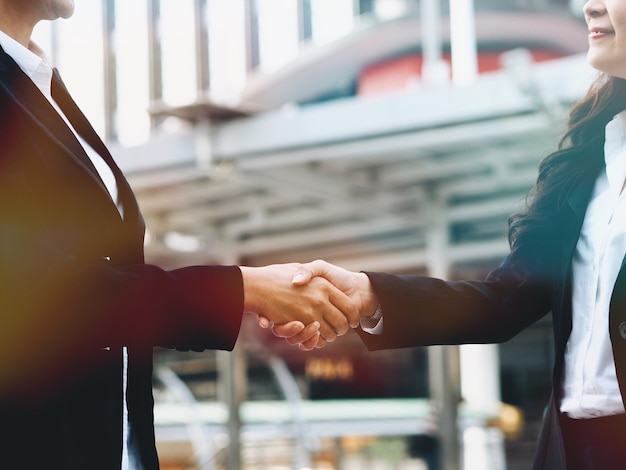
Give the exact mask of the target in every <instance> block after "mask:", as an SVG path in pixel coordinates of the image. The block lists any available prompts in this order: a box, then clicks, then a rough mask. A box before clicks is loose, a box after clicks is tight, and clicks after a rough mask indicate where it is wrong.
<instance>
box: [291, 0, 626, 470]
mask: <svg viewBox="0 0 626 470" xmlns="http://www.w3.org/2000/svg"><path fill="white" fill-rule="evenodd" d="M584 13H585V18H586V21H587V23H588V26H589V53H588V61H589V63H590V64H591V65H592V66H593V67H594V68H596V69H597V70H599V71H600V72H601V74H600V76H599V78H598V80H597V81H596V82H595V83H594V84H593V86H592V87H591V88H590V90H589V92H588V94H587V96H585V97H584V98H583V99H582V100H581V101H580V102H579V103H577V104H576V105H575V106H574V107H573V109H572V112H571V115H570V119H569V123H568V126H567V129H566V131H565V133H564V136H563V138H562V140H561V142H560V146H559V150H558V151H556V152H554V153H553V154H551V155H549V156H548V157H547V158H545V160H543V162H542V163H541V165H540V168H539V176H538V179H537V183H536V185H535V187H534V189H533V191H532V193H531V195H530V196H531V197H530V198H529V204H528V206H527V208H526V209H525V210H523V211H522V212H520V213H518V214H515V215H514V216H512V217H511V219H510V225H509V238H510V246H511V251H510V254H509V256H508V257H507V258H506V259H505V261H504V262H503V264H502V265H501V266H500V267H498V268H497V269H495V270H493V271H492V272H491V273H490V274H489V275H488V277H487V278H486V279H485V280H484V281H459V282H445V281H443V280H439V279H433V278H427V277H416V276H396V275H391V274H386V273H351V272H348V271H345V270H342V269H340V268H337V267H335V266H332V265H329V264H328V263H325V262H323V261H316V262H313V263H312V264H310V265H308V266H307V267H306V268H302V269H301V270H300V271H299V273H298V276H297V278H296V282H299V283H302V282H306V281H307V280H308V279H309V278H310V277H311V276H312V275H320V276H324V277H326V278H327V279H329V280H331V282H333V283H334V284H335V285H336V286H338V287H340V288H341V289H342V290H344V291H345V292H346V293H348V294H349V295H351V297H352V298H353V299H354V301H355V303H356V304H357V305H358V306H359V309H360V311H361V315H362V317H363V318H364V320H363V322H362V323H366V324H367V325H368V326H369V327H374V328H373V329H372V328H366V331H360V334H361V337H362V338H363V340H364V341H365V343H366V344H367V346H368V347H369V348H370V349H382V348H398V347H411V346H423V345H431V344H460V343H490V342H502V341H506V340H508V339H509V338H511V337H512V336H514V335H515V334H517V333H518V332H519V331H521V330H522V329H524V328H526V327H527V326H529V325H530V324H532V323H533V322H535V321H537V320H538V319H539V318H541V317H543V316H544V315H546V314H548V313H549V312H552V315H553V324H554V340H555V349H556V354H555V357H556V362H555V366H554V376H553V380H554V382H553V396H552V399H551V401H550V403H549V406H548V410H547V414H546V416H545V420H544V426H543V430H542V433H541V436H540V440H539V448H538V451H537V454H536V458H535V464H534V468H535V469H544V470H559V469H570V470H571V469H585V470H592V469H593V470H599V469H602V470H607V469H622V468H625V465H626V463H625V462H626V414H625V408H624V403H625V402H626V266H625V265H624V261H625V259H626V258H625V254H626V191H624V186H625V181H626V111H625V109H626V2H624V1H623V0H589V1H588V2H587V3H586V5H585V7H584Z"/></svg>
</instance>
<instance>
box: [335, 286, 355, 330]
mask: <svg viewBox="0 0 626 470" xmlns="http://www.w3.org/2000/svg"><path fill="white" fill-rule="evenodd" d="M328 299H329V300H330V302H331V304H332V305H333V306H334V307H335V309H336V310H337V311H338V312H339V313H340V314H341V315H342V316H343V317H344V318H345V321H346V322H347V323H348V325H349V327H350V328H357V327H358V326H359V323H360V321H361V316H360V315H361V313H360V311H359V306H358V305H356V303H355V302H354V300H353V299H352V297H350V296H348V295H346V294H345V293H344V292H342V291H341V290H339V289H337V288H335V287H334V286H333V288H332V289H330V293H329V296H328ZM333 313H334V314H336V313H335V312H333ZM340 321H341V320H340ZM333 324H334V323H333ZM341 324H343V322H342V323H341ZM344 334H345V332H344Z"/></svg>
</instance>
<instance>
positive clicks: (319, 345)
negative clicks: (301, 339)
mask: <svg viewBox="0 0 626 470" xmlns="http://www.w3.org/2000/svg"><path fill="white" fill-rule="evenodd" d="M326 343H327V342H326V340H325V339H324V338H322V337H321V336H320V337H319V339H318V340H317V344H316V345H315V348H316V349H322V348H323V347H325V346H326Z"/></svg>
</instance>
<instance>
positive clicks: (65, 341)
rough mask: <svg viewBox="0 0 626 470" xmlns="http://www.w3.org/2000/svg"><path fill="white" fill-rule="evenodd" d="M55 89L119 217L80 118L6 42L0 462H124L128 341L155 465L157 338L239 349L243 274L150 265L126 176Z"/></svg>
mask: <svg viewBox="0 0 626 470" xmlns="http://www.w3.org/2000/svg"><path fill="white" fill-rule="evenodd" d="M53 96H55V99H56V100H57V101H58V102H60V105H61V107H62V109H64V112H65V113H66V114H67V115H68V116H69V117H70V120H71V121H72V123H73V126H74V127H75V128H76V129H77V131H78V132H79V133H80V134H81V136H82V137H83V138H84V139H85V140H87V141H88V142H89V143H90V145H91V146H92V147H93V148H94V149H96V150H97V151H98V152H99V153H100V154H101V155H102V156H103V157H104V158H105V160H106V161H107V162H108V164H109V165H110V166H111V168H112V170H113V172H114V174H115V177H116V179H117V185H118V187H119V191H120V196H121V201H122V205H123V211H124V218H123V219H122V218H121V217H120V214H119V212H118V210H117V208H116V207H115V205H114V203H113V201H112V200H111V198H110V196H109V194H108V192H107V191H106V189H105V187H104V185H103V183H102V181H101V180H100V178H99V176H98V175H97V173H96V172H95V171H94V170H93V168H92V166H91V163H90V161H89V159H88V157H87V155H86V154H85V152H84V150H83V149H82V147H81V146H80V144H79V143H78V141H77V139H76V138H75V136H74V135H73V133H72V131H71V130H70V129H69V128H68V127H67V126H66V124H65V123H64V121H63V120H62V119H61V118H60V117H59V115H58V114H57V112H56V111H55V110H54V109H53V107H52V106H51V105H50V103H49V102H48V101H47V99H46V98H45V97H44V96H43V95H42V94H41V93H40V92H39V90H38V89H37V88H36V87H35V85H34V84H33V83H32V81H31V80H30V79H29V78H28V77H27V76H26V75H25V74H23V73H22V71H21V70H20V69H19V67H18V66H17V65H16V63H15V62H14V61H13V60H12V59H11V58H10V57H9V56H8V55H7V54H6V53H5V52H4V51H2V50H1V49H0V345H2V346H1V348H2V349H1V353H2V354H0V429H1V434H0V461H2V465H3V467H4V468H16V469H17V468H19V469H33V470H34V469H36V470H40V469H43V468H59V469H63V470H73V469H76V470H84V469H92V470H93V469H103V470H104V469H106V470H111V469H114V468H119V467H120V461H121V449H122V392H121V390H122V347H123V346H127V347H128V349H129V375H128V393H127V398H128V406H129V415H130V419H131V421H132V426H133V429H134V430H135V431H136V432H137V436H138V440H139V445H140V451H141V455H142V458H143V463H144V465H145V468H146V469H147V470H150V469H156V468H158V459H157V456H156V451H155V444H154V429H153V414H152V405H153V400H152V392H151V390H152V383H151V368H152V365H151V364H152V348H153V347H154V346H166V347H175V348H180V349H187V350H188V349H193V350H202V349H205V348H211V349H232V347H233V346H234V343H235V341H236V338H237V335H238V332H239V327H240V322H241V318H242V311H243V288H242V279H241V273H240V271H239V269H238V268H237V267H235V266H232V267H200V266H198V267H189V268H183V269H178V270H174V271H169V272H166V271H164V270H162V269H160V268H158V267H156V266H152V265H148V264H145V263H144V257H143V237H144V224H143V220H142V218H141V215H140V213H139V210H138V207H137V203H136V201H135V198H134V197H133V194H132V191H131V189H130V187H129V185H128V183H127V182H126V180H125V179H124V177H123V176H122V174H121V172H120V170H119V169H118V168H117V166H116V165H115V163H114V162H113V159H112V158H111V156H110V155H109V153H108V151H107V150H106V147H105V145H104V144H103V143H102V142H101V141H100V139H99V138H98V136H97V135H96V133H95V132H94V131H93V129H92V128H91V126H90V125H89V123H88V122H87V120H86V119H85V117H84V116H83V115H82V114H81V113H80V111H79V110H78V108H77V107H76V105H75V104H74V103H73V101H72V100H71V98H70V97H69V94H67V91H66V90H65V87H64V86H63V84H62V83H61V82H60V79H59V78H58V76H57V75H56V74H55V78H54V81H53Z"/></svg>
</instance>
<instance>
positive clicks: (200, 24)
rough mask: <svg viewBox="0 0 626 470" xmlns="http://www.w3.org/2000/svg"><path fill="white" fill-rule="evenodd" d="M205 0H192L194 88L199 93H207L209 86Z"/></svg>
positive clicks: (207, 29) (207, 30)
mask: <svg viewBox="0 0 626 470" xmlns="http://www.w3.org/2000/svg"><path fill="white" fill-rule="evenodd" d="M207 14H208V11H207V0H195V1H194V19H195V29H196V31H195V36H196V88H197V90H198V93H199V94H200V95H202V94H204V93H207V92H208V91H209V88H210V86H211V79H210V67H209V28H208V24H207V22H208V18H207Z"/></svg>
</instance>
